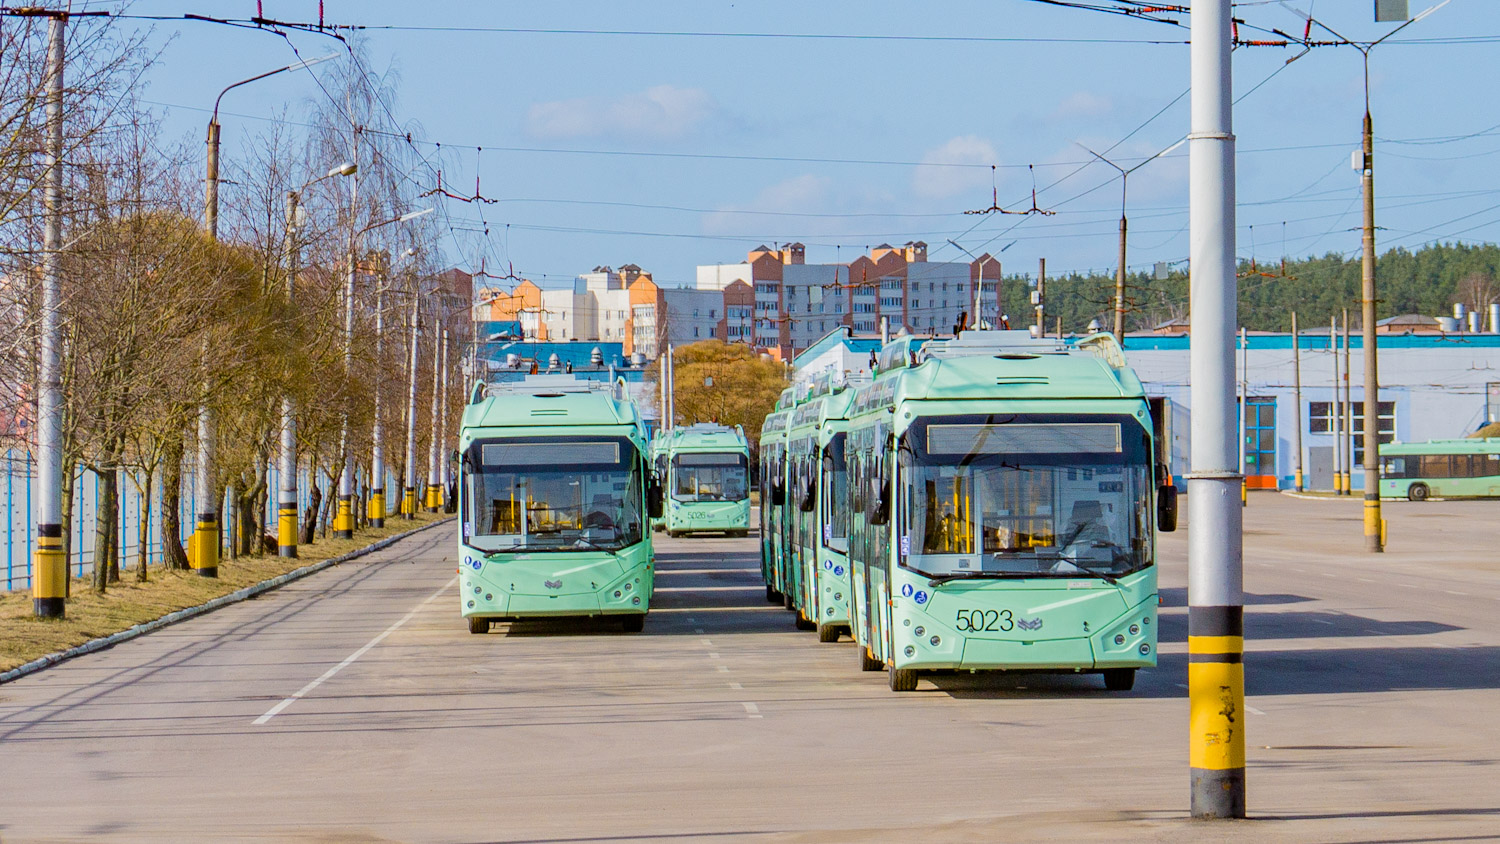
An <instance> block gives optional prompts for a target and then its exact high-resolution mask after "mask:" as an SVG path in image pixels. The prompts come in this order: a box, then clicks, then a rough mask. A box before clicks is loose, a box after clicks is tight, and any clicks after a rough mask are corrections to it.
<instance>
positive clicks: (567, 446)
mask: <svg viewBox="0 0 1500 844" xmlns="http://www.w3.org/2000/svg"><path fill="white" fill-rule="evenodd" d="M465 462H466V463H467V464H468V469H469V488H468V490H467V493H468V500H469V507H468V512H467V513H465V514H464V519H465V532H466V533H468V534H469V535H468V537H467V542H468V544H470V545H472V546H474V547H475V548H478V549H480V550H483V551H583V550H615V549H619V548H624V547H625V546H627V545H632V544H634V543H637V542H640V541H641V490H642V481H641V470H640V461H638V460H637V459H636V452H635V448H634V447H633V446H632V445H631V444H630V441H629V440H626V439H623V438H621V439H611V438H561V437H551V438H534V439H501V440H482V441H479V442H476V443H475V444H474V445H473V447H472V448H471V450H470V452H469V459H468V460H466V461H465Z"/></svg>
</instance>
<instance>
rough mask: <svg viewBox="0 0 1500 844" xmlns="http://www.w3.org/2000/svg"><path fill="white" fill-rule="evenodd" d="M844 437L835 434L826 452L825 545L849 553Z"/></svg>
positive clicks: (823, 504) (822, 503)
mask: <svg viewBox="0 0 1500 844" xmlns="http://www.w3.org/2000/svg"><path fill="white" fill-rule="evenodd" d="M845 436H846V435H845V434H835V435H834V436H833V439H832V440H830V441H829V442H828V445H827V446H825V447H824V449H823V461H822V464H823V465H822V472H823V499H822V501H820V502H819V506H820V507H822V508H823V531H824V533H823V544H824V545H826V546H828V547H829V548H832V549H834V550H835V551H840V552H846V553H847V552H848V550H849V508H848V506H847V503H848V502H847V498H848V494H849V472H848V465H847V464H846V463H845V461H844V441H845Z"/></svg>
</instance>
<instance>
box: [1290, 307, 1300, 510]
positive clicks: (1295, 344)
mask: <svg viewBox="0 0 1500 844" xmlns="http://www.w3.org/2000/svg"><path fill="white" fill-rule="evenodd" d="M1292 389H1293V391H1294V395H1295V396H1296V401H1297V407H1296V417H1295V421H1296V423H1297V437H1296V446H1295V448H1296V449H1297V451H1296V461H1295V463H1294V464H1293V473H1292V485H1293V486H1294V487H1296V489H1297V491H1298V492H1301V491H1302V343H1301V341H1300V338H1299V335H1298V334H1297V312H1296V311H1292Z"/></svg>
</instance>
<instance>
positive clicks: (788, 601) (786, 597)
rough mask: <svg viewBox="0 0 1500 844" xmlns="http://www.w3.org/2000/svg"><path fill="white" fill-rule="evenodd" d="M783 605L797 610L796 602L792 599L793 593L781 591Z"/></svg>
mask: <svg viewBox="0 0 1500 844" xmlns="http://www.w3.org/2000/svg"><path fill="white" fill-rule="evenodd" d="M781 605H782V606H783V607H786V608H787V609H788V610H795V609H796V608H797V604H796V602H795V601H793V600H792V596H791V594H790V593H787V592H783V593H781Z"/></svg>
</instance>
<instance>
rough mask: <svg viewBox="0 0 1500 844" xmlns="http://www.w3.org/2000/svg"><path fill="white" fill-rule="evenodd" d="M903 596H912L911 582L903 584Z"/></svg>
mask: <svg viewBox="0 0 1500 844" xmlns="http://www.w3.org/2000/svg"><path fill="white" fill-rule="evenodd" d="M901 597H903V598H910V597H911V584H910V583H905V584H902V586H901Z"/></svg>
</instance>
